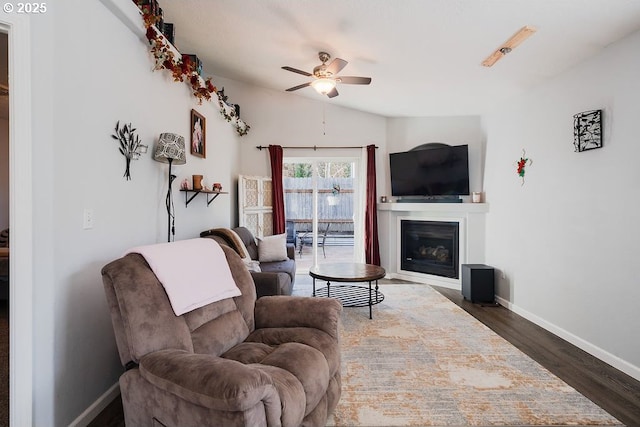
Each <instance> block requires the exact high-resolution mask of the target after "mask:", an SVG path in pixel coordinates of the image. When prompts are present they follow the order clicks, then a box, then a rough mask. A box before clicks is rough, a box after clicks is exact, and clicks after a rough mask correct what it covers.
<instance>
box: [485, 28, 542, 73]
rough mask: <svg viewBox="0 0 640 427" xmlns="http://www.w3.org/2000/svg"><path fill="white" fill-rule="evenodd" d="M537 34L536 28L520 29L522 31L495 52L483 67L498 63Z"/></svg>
mask: <svg viewBox="0 0 640 427" xmlns="http://www.w3.org/2000/svg"><path fill="white" fill-rule="evenodd" d="M535 32H536V29H535V28H534V27H529V26H524V27H522V28H520V30H518V32H517V33H515V34H514V35H513V36H511V38H510V39H509V40H507V41H506V42H504V43H503V44H502V45H501V46H500V47H499V48H498V49H497V50H496V51H495V52H493V53H492V54H491V55H489V56H488V57H487V59H485V60H484V61H482V65H484V66H485V67H491V66H492V65H493V64H495V63H496V62H498V60H499V59H501V58H502V57H503V56H505V55H506V54H507V53H509V52H511V51H512V50H513V49H515V48H516V47H518V46H519V45H520V43H522V42H523V41H525V40H526V39H528V38H529V37H530V36H531V35H533V33H535Z"/></svg>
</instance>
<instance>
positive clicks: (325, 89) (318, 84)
mask: <svg viewBox="0 0 640 427" xmlns="http://www.w3.org/2000/svg"><path fill="white" fill-rule="evenodd" d="M311 86H313V88H314V89H315V90H316V91H317V92H318V93H320V94H322V95H326V94H328V93H329V92H331V91H332V90H333V88H334V87H336V81H335V80H333V79H316V80H314V81H312V82H311Z"/></svg>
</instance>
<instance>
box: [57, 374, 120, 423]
mask: <svg viewBox="0 0 640 427" xmlns="http://www.w3.org/2000/svg"><path fill="white" fill-rule="evenodd" d="M119 394H120V385H119V384H118V383H115V384H114V385H112V386H111V387H109V389H108V390H107V391H105V392H104V393H103V394H102V396H100V397H99V398H98V399H97V400H96V401H95V402H93V403H92V404H91V406H89V407H88V408H87V409H85V410H84V412H83V413H82V414H80V415H79V416H78V418H76V419H75V420H73V421H72V422H71V424H69V427H86V426H88V425H89V423H90V422H91V421H93V420H94V419H95V418H96V417H97V416H98V414H100V412H102V411H104V409H105V408H106V407H107V406H109V404H110V403H111V402H112V401H113V399H115V398H116V397H117V396H118V395H119Z"/></svg>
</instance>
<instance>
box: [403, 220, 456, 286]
mask: <svg viewBox="0 0 640 427" xmlns="http://www.w3.org/2000/svg"><path fill="white" fill-rule="evenodd" d="M400 231H401V237H400V246H401V263H400V264H401V265H400V267H401V269H402V270H404V271H413V272H416V273H424V274H432V275H435V276H441V277H449V278H453V279H458V278H459V271H458V257H459V238H458V235H459V224H458V223H457V222H445V221H414V220H411V221H409V220H402V221H401V222H400Z"/></svg>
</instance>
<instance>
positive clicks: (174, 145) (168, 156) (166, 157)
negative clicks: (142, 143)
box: [153, 133, 187, 242]
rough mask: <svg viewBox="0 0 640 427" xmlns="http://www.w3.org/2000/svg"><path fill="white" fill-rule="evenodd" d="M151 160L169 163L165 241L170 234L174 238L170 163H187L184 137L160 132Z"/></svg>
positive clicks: (174, 177)
mask: <svg viewBox="0 0 640 427" xmlns="http://www.w3.org/2000/svg"><path fill="white" fill-rule="evenodd" d="M153 160H155V161H158V162H162V163H169V188H168V190H167V198H166V205H167V217H168V218H167V242H170V241H171V236H172V235H173V236H174V238H175V234H176V223H175V213H174V207H173V197H172V196H171V184H173V180H174V179H176V176H175V175H172V174H171V165H184V164H185V163H187V159H186V155H185V149H184V137H182V136H180V135H176V134H175V133H161V134H160V138H158V143H157V144H156V149H155V152H154V154H153Z"/></svg>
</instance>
